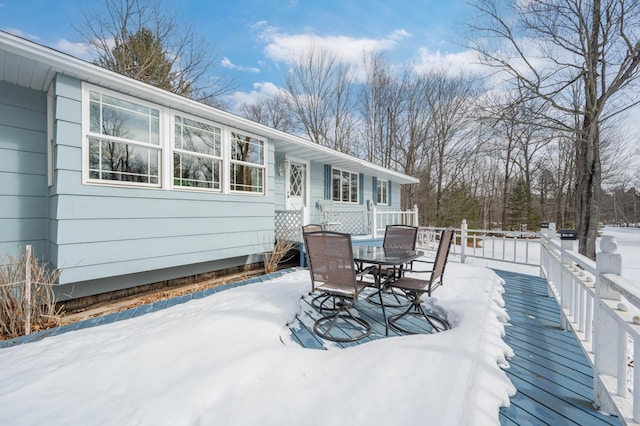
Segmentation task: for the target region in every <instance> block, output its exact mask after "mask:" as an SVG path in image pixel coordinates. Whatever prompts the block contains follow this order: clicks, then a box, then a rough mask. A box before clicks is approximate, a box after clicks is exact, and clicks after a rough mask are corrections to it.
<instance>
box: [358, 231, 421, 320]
mask: <svg viewBox="0 0 640 426" xmlns="http://www.w3.org/2000/svg"><path fill="white" fill-rule="evenodd" d="M417 237H418V228H417V227H415V226H407V225H387V226H386V228H385V231H384V241H383V242H382V247H385V248H397V249H406V250H415V248H416V240H417ZM404 269H405V268H404V266H400V267H397V266H393V267H389V266H384V265H382V266H379V268H378V270H377V273H378V274H380V275H385V276H387V277H388V278H391V279H397V278H399V277H401V276H402V275H403V273H404ZM377 294H378V292H376V293H373V294H371V295H369V297H368V298H367V301H368V302H369V303H373V304H374V305H379V304H380V299H379V297H376V295H377ZM391 295H392V296H393V299H395V301H393V300H392V301H388V300H389V298H387V301H385V302H384V303H385V306H388V307H390V308H401V307H404V306H407V303H408V302H407V301H406V300H400V297H402V298H404V297H403V295H401V294H397V293H396V292H394V291H393V290H391Z"/></svg>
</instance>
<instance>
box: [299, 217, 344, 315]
mask: <svg viewBox="0 0 640 426" xmlns="http://www.w3.org/2000/svg"><path fill="white" fill-rule="evenodd" d="M322 230H323V229H322V225H318V224H315V223H310V224H308V225H304V226H303V227H302V236H303V238H304V235H305V234H307V233H309V232H321V231H322ZM304 246H305V249H304V253H303V255H304V256H305V258H306V266H309V255H308V254H307V248H306V246H307V243H306V241H304ZM315 291H316V288H315V281H314V280H313V275H312V276H311V291H310V292H309V295H310V296H311V295H312V294H313V293H315ZM311 306H313V307H314V308H316V309H319V310H324V309H326V310H335V309H337V307H336V303H335V299H334V297H333V296H331V295H326V294H320V295H317V296H316V297H314V298H313V299H311Z"/></svg>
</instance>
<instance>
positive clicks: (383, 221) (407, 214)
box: [371, 206, 418, 238]
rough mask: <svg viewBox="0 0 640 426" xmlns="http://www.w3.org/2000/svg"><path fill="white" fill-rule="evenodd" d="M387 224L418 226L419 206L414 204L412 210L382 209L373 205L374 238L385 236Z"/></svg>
mask: <svg viewBox="0 0 640 426" xmlns="http://www.w3.org/2000/svg"><path fill="white" fill-rule="evenodd" d="M387 225H409V226H418V206H413V209H411V210H381V209H379V208H377V207H376V206H373V208H372V209H371V233H372V234H373V238H379V237H382V236H384V230H385V228H386V227H387Z"/></svg>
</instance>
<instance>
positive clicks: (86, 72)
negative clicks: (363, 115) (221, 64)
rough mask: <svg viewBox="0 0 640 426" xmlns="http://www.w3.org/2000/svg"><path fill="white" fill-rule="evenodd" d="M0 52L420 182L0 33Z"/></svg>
mask: <svg viewBox="0 0 640 426" xmlns="http://www.w3.org/2000/svg"><path fill="white" fill-rule="evenodd" d="M0 50H5V51H7V52H10V53H13V54H15V55H18V56H21V57H25V58H28V59H31V60H34V61H36V62H40V63H45V64H48V65H50V66H51V67H52V68H53V69H54V70H55V71H56V72H59V73H62V74H65V75H69V76H71V77H75V78H77V79H79V80H83V81H87V82H90V83H93V84H97V85H100V86H103V87H107V88H111V89H114V90H117V91H120V92H124V93H127V94H132V95H135V96H136V97H142V98H144V99H146V100H149V101H155V102H158V103H160V104H163V105H170V106H171V107H174V108H175V107H176V106H178V108H177V109H184V110H186V111H188V112H190V113H194V114H195V115H201V116H203V117H207V118H209V119H211V118H213V119H214V121H216V120H219V121H221V122H223V123H225V124H230V125H232V126H235V127H239V128H241V129H246V130H250V131H252V132H255V133H258V134H260V135H264V136H265V137H269V138H272V139H274V140H275V141H279V142H282V143H284V144H292V145H294V146H298V147H302V148H304V149H305V150H308V151H309V152H314V153H318V154H321V155H323V156H324V155H326V156H330V157H333V158H337V159H338V160H341V161H343V162H345V163H348V164H350V165H352V166H353V167H355V168H357V169H358V170H359V169H365V170H367V171H369V172H368V173H367V174H371V175H372V176H386V177H389V178H391V179H392V180H394V181H396V182H400V183H403V184H410V183H419V182H420V180H419V179H417V178H414V177H412V176H408V175H405V174H403V173H399V172H396V171H393V170H390V169H387V168H384V167H381V166H378V165H376V164H373V163H370V162H368V161H364V160H361V159H359V158H356V157H353V156H350V155H348V154H344V153H341V152H339V151H336V150H333V149H331V148H328V147H325V146H322V145H318V144H316V143H313V142H310V141H308V140H306V139H303V138H301V137H298V136H294V135H290V134H288V133H285V132H282V131H280V130H276V129H273V128H271V127H268V126H265V125H263V124H260V123H256V122H254V121H251V120H249V119H246V118H243V117H240V116H238V115H235V114H231V113H229V112H226V111H222V110H220V109H217V108H214V107H211V106H209V105H205V104H203V103H200V102H197V101H194V100H192V99H188V98H185V97H183V96H180V95H176V94H175V93H171V92H167V91H166V90H162V89H159V88H157V87H154V86H151V85H149V84H147V83H143V82H140V81H138V80H134V79H132V78H129V77H126V76H123V75H121V74H118V73H115V72H113V71H110V70H107V69H105V68H102V67H99V66H97V65H95V64H92V63H90V62H87V61H84V60H82V59H78V58H76V57H73V56H71V55H68V54H66V53H62V52H60V51H58V50H55V49H52V48H50V47H46V46H43V45H40V44H37V43H34V42H32V41H29V40H26V39H23V38H21V37H17V36H15V35H13V34H10V33H7V32H5V31H1V30H0Z"/></svg>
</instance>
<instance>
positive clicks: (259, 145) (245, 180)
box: [230, 132, 265, 194]
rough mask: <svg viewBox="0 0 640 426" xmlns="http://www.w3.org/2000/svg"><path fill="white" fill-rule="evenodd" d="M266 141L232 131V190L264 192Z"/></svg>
mask: <svg viewBox="0 0 640 426" xmlns="http://www.w3.org/2000/svg"><path fill="white" fill-rule="evenodd" d="M264 160H265V146H264V141H262V140H260V139H257V138H255V137H253V136H248V135H243V134H241V133H238V132H231V164H230V168H231V170H230V180H231V181H230V189H231V191H239V192H251V193H259V194H264V180H265V165H264Z"/></svg>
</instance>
